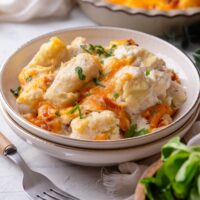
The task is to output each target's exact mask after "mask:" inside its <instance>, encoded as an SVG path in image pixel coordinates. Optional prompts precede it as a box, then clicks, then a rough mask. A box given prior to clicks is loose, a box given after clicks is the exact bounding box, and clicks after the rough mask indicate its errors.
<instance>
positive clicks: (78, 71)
mask: <svg viewBox="0 0 200 200" xmlns="http://www.w3.org/2000/svg"><path fill="white" fill-rule="evenodd" d="M75 72H76V73H77V74H78V77H79V79H80V80H82V81H84V80H85V79H86V76H85V74H83V69H82V68H81V67H76V68H75Z"/></svg>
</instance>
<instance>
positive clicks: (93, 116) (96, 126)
mask: <svg viewBox="0 0 200 200" xmlns="http://www.w3.org/2000/svg"><path fill="white" fill-rule="evenodd" d="M71 128H72V134H71V136H70V137H71V138H76V139H88V140H108V139H120V130H119V120H118V119H117V118H116V116H115V114H114V113H113V112H112V111H108V110H105V111H102V112H100V113H98V112H92V113H90V114H89V115H88V116H86V117H84V118H83V119H80V118H75V119H73V120H72V122H71Z"/></svg>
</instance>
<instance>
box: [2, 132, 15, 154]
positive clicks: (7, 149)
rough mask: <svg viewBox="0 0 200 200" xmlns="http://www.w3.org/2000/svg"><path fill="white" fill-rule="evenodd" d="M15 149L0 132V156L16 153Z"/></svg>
mask: <svg viewBox="0 0 200 200" xmlns="http://www.w3.org/2000/svg"><path fill="white" fill-rule="evenodd" d="M16 150H17V149H16V147H15V146H14V145H13V144H12V143H11V142H10V141H9V140H8V138H7V137H6V136H5V135H3V134H2V133H1V132H0V154H2V155H5V156H6V155H8V154H11V153H14V152H16Z"/></svg>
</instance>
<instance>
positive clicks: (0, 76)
mask: <svg viewBox="0 0 200 200" xmlns="http://www.w3.org/2000/svg"><path fill="white" fill-rule="evenodd" d="M88 29H92V30H96V29H104V30H119V31H120V30H121V31H129V32H130V31H131V32H134V33H138V34H141V35H143V36H148V37H151V38H154V39H157V40H159V41H161V42H163V43H165V44H166V45H168V46H170V47H171V48H174V49H176V51H178V52H179V53H180V54H182V55H183V56H185V57H187V58H188V59H189V60H190V62H191V64H192V65H193V66H194V69H195V70H196V72H197V74H198V79H199V82H200V70H199V69H198V67H197V66H196V65H195V63H194V62H193V61H192V59H191V58H190V57H189V56H187V55H186V54H185V53H183V52H182V51H181V50H180V49H178V48H177V47H175V46H173V45H172V44H170V43H169V42H167V41H165V40H163V39H161V38H158V37H156V36H153V35H150V34H147V33H144V32H141V31H136V30H132V29H127V28H120V27H112V26H83V27H76V28H74V27H73V28H64V29H59V30H56V31H51V32H48V33H45V34H42V35H40V36H37V37H35V38H33V39H31V40H29V41H27V42H25V43H24V44H22V45H21V46H19V47H18V48H17V49H16V50H15V51H14V52H13V53H11V55H10V56H8V57H7V58H6V60H5V61H4V62H3V64H2V67H1V70H0V99H1V101H2V103H3V104H4V106H5V108H6V110H7V109H8V110H9V111H10V112H11V113H12V114H13V116H15V118H17V119H18V120H19V121H21V122H22V123H23V124H26V125H27V126H29V127H31V128H33V129H34V130H35V131H37V132H38V131H39V132H42V133H43V134H45V135H47V136H48V135H52V134H54V136H55V137H59V138H63V139H67V140H71V141H80V142H84V143H86V142H88V143H90V142H93V143H99V144H103V143H118V142H119V141H120V142H123V141H127V140H133V139H141V138H144V137H145V138H148V137H151V135H152V134H154V135H155V134H157V133H159V132H161V131H162V130H163V129H169V128H170V127H171V126H173V125H175V123H178V122H180V121H181V120H182V119H184V118H185V117H186V116H187V115H188V114H189V113H190V112H191V110H193V109H194V108H195V106H196V105H197V104H199V105H198V106H200V92H199V93H198V97H197V99H196V101H195V102H194V104H193V106H192V107H191V108H190V109H188V111H187V112H186V113H185V115H183V116H181V117H180V118H179V119H177V120H176V121H173V122H172V123H171V124H169V125H168V126H166V127H164V128H163V129H160V130H157V131H155V132H153V133H151V134H147V135H142V136H137V137H131V138H122V139H119V140H102V141H96V140H86V139H75V138H70V137H68V136H65V135H59V134H55V133H53V132H51V131H47V130H44V129H42V128H40V127H38V126H36V125H34V124H32V123H30V122H29V121H28V120H26V119H25V118H23V117H22V115H21V114H20V115H18V113H17V112H15V110H14V109H13V108H12V106H11V105H10V104H9V103H8V102H7V98H6V97H5V95H4V92H3V82H2V80H3V72H4V70H5V68H6V66H7V63H8V62H9V60H10V59H12V58H13V57H14V56H15V55H16V54H17V53H18V51H20V50H22V49H23V48H25V47H27V46H29V45H31V43H32V42H36V41H38V40H39V39H44V38H46V37H52V35H54V34H58V33H64V32H68V31H81V30H88ZM199 89H200V88H199ZM191 115H192V114H191Z"/></svg>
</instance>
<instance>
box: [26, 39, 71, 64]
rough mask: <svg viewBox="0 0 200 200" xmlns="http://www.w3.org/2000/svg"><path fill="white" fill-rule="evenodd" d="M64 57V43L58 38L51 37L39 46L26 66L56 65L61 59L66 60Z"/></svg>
mask: <svg viewBox="0 0 200 200" xmlns="http://www.w3.org/2000/svg"><path fill="white" fill-rule="evenodd" d="M66 58H67V49H66V47H65V44H64V43H63V42H62V41H61V40H60V39H59V38H57V37H52V38H51V39H50V40H49V41H48V42H46V43H44V44H43V45H42V46H41V47H40V49H39V51H38V52H37V53H36V55H35V56H34V57H33V59H32V60H31V62H30V63H29V64H28V66H29V67H33V66H35V65H40V66H44V67H58V66H59V65H60V63H61V62H62V61H66Z"/></svg>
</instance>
